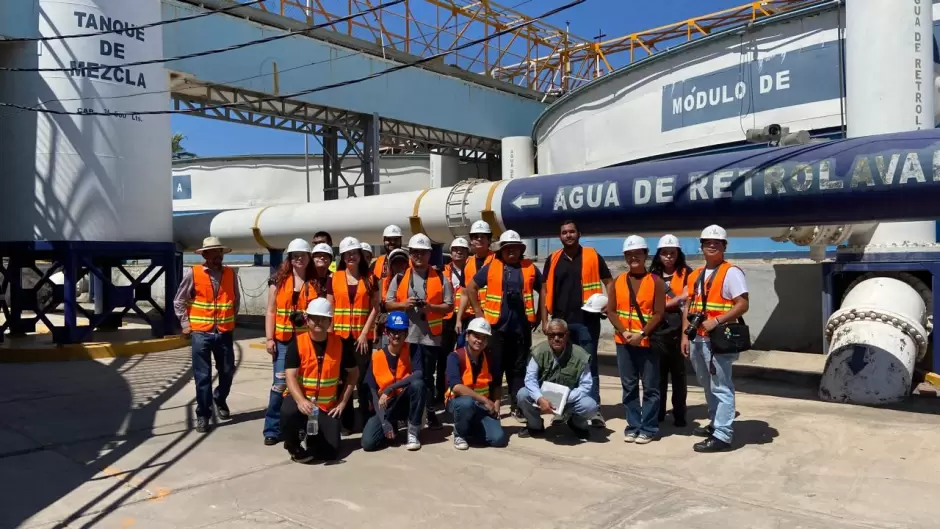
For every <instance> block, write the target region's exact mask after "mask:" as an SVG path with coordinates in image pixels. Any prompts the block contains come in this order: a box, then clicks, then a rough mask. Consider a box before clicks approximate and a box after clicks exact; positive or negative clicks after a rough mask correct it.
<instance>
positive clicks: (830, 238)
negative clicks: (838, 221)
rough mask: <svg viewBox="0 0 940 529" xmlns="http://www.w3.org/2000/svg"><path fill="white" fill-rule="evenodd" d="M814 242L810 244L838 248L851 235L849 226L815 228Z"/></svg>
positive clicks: (850, 226)
mask: <svg viewBox="0 0 940 529" xmlns="http://www.w3.org/2000/svg"><path fill="white" fill-rule="evenodd" d="M816 228H817V232H818V233H817V236H816V240H814V241H813V243H812V244H817V245H820V246H838V245H840V244H842V243H843V242H845V240H846V239H848V238H849V236H850V235H851V234H852V225H851V224H842V225H836V226H817V227H816Z"/></svg>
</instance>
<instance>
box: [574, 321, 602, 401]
mask: <svg viewBox="0 0 940 529" xmlns="http://www.w3.org/2000/svg"><path fill="white" fill-rule="evenodd" d="M600 335H601V324H600V320H598V321H597V322H596V325H595V324H594V322H591V323H586V324H584V323H571V324H569V325H568V336H570V339H571V341H572V343H575V344H578V345H580V346H581V347H583V348H584V350H585V351H587V352H588V354H589V355H591V398H592V399H594V402H596V403H597V405H598V406H600V405H601V378H600V375H599V374H598V371H597V342H598V341H599V340H600Z"/></svg>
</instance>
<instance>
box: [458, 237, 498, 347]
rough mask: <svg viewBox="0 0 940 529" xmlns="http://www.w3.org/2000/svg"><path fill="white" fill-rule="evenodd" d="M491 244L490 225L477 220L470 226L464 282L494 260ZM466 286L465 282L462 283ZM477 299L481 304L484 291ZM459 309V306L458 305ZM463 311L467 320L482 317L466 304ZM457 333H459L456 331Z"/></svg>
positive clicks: (484, 297)
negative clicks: (468, 254) (468, 251)
mask: <svg viewBox="0 0 940 529" xmlns="http://www.w3.org/2000/svg"><path fill="white" fill-rule="evenodd" d="M492 243H493V230H492V229H491V228H490V225H489V224H487V222H486V221H485V220H478V221H476V222H474V223H473V224H471V225H470V254H471V255H470V257H469V258H468V259H467V264H466V265H464V269H463V272H464V277H465V278H466V281H469V280H471V279H473V276H475V275H476V274H477V272H479V271H480V269H482V268H483V267H484V266H486V265H488V264H490V262H491V261H493V259H495V258H496V253H495V252H493V251H492V250H490V245H491V244H492ZM464 286H466V282H465V283H464ZM478 294H479V295H478V297H479V300H480V303H483V300H484V299H486V289H485V288H481V289H479V292H478ZM458 308H459V305H458ZM461 310H462V311H464V312H465V313H466V315H467V317H468V318H473V317H475V316H480V317H482V316H483V314H474V312H473V311H474V308H473V305H472V304H470V303H467V306H466V308H465V309H461ZM458 333H459V331H458Z"/></svg>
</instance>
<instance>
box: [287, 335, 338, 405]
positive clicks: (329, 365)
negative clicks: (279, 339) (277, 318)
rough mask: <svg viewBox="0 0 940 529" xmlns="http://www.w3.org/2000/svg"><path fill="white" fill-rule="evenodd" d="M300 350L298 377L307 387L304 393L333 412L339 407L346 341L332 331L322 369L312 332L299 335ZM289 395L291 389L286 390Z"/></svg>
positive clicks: (327, 342)
mask: <svg viewBox="0 0 940 529" xmlns="http://www.w3.org/2000/svg"><path fill="white" fill-rule="evenodd" d="M297 353H298V356H299V357H300V367H299V368H298V369H297V378H298V379H299V382H300V385H301V387H303V390H304V395H306V396H307V398H309V399H312V400H313V399H315V400H316V402H317V407H319V408H320V409H321V410H323V411H330V410H331V409H333V408H334V407H335V406H336V394H337V393H336V390H337V388H338V387H339V375H340V371H341V367H342V364H343V362H342V361H343V341H342V340H341V339H340V337H339V336H337V335H335V334H332V333H331V334H329V335H328V336H327V339H326V351H325V352H324V354H323V368H322V371H321V368H320V365H319V362H318V361H317V351H316V348H315V347H314V346H313V339H312V338H311V337H310V333H309V332H305V333H303V334H299V335H297ZM318 386H319V387H318ZM288 394H289V391H287V390H284V396H285V397H286V396H288Z"/></svg>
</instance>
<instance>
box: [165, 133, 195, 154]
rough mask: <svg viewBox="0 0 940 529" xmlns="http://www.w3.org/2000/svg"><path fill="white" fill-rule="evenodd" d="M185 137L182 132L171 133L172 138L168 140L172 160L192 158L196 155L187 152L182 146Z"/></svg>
mask: <svg viewBox="0 0 940 529" xmlns="http://www.w3.org/2000/svg"><path fill="white" fill-rule="evenodd" d="M184 139H186V136H185V135H183V134H182V133H179V132H178V133H176V134H174V135H173V138H172V139H171V140H170V149H171V153H172V156H173V159H174V160H179V159H181V158H194V157H195V156H196V155H195V154H193V153H191V152H188V151H187V150H186V149H185V148H184V147H183V140H184Z"/></svg>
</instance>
